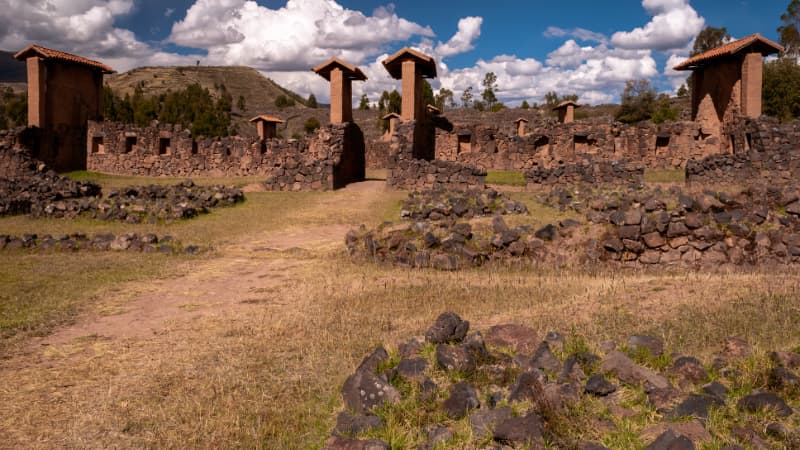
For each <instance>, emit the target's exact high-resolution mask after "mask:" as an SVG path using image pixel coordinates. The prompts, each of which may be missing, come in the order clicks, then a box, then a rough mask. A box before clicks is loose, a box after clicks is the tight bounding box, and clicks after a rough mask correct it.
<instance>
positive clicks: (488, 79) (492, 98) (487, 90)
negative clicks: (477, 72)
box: [481, 72, 497, 109]
mask: <svg viewBox="0 0 800 450" xmlns="http://www.w3.org/2000/svg"><path fill="white" fill-rule="evenodd" d="M481 85H482V86H483V92H482V93H481V98H482V99H483V101H484V102H486V106H488V107H489V109H491V108H492V107H493V106H494V104H495V103H497V96H496V95H495V92H496V91H497V75H495V74H494V72H488V73H487V74H486V76H484V77H483V81H482V82H481Z"/></svg>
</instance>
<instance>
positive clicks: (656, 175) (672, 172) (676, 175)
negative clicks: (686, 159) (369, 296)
mask: <svg viewBox="0 0 800 450" xmlns="http://www.w3.org/2000/svg"><path fill="white" fill-rule="evenodd" d="M644 181H646V182H648V183H683V182H685V181H686V170H684V169H660V170H645V171H644Z"/></svg>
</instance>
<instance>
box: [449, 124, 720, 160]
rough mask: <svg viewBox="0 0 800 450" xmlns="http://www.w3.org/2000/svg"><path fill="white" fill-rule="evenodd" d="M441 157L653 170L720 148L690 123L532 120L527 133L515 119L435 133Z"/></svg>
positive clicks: (713, 140)
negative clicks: (621, 163) (629, 164)
mask: <svg viewBox="0 0 800 450" xmlns="http://www.w3.org/2000/svg"><path fill="white" fill-rule="evenodd" d="M436 144H437V147H436V155H437V158H438V159H442V160H446V161H455V162H461V163H466V164H471V165H475V166H478V167H481V168H485V169H487V170H528V169H532V168H534V167H535V166H540V167H553V166H556V165H559V164H562V163H578V162H582V161H614V160H620V159H627V160H630V161H637V162H640V163H641V164H642V165H643V166H645V167H647V168H651V169H662V168H675V167H683V166H684V165H685V163H686V161H688V160H689V159H691V158H701V157H705V156H708V155H711V154H713V153H716V152H718V151H719V140H718V139H716V138H711V137H708V136H704V135H703V134H702V133H701V132H700V130H699V128H698V126H697V125H696V124H694V123H692V122H675V123H668V124H662V125H653V124H641V125H638V126H627V125H624V124H621V123H617V122H611V121H603V122H575V123H570V124H559V123H556V122H554V121H552V120H550V119H534V120H533V121H532V122H531V123H529V124H528V126H527V132H526V134H525V135H524V136H519V135H518V132H517V129H516V124H514V123H512V122H510V123H507V124H494V125H493V124H484V123H480V124H476V123H456V124H455V129H454V131H453V132H450V133H446V132H442V131H440V132H439V133H438V134H437V142H436Z"/></svg>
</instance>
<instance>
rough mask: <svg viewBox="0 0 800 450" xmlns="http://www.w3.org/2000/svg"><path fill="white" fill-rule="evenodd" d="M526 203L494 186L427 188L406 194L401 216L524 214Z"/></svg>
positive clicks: (435, 218) (432, 218) (440, 217)
mask: <svg viewBox="0 0 800 450" xmlns="http://www.w3.org/2000/svg"><path fill="white" fill-rule="evenodd" d="M527 213H528V207H527V206H525V204H523V203H520V202H517V201H514V200H512V199H510V198H508V196H506V195H505V194H502V193H500V192H497V191H495V190H494V189H484V190H480V189H470V190H466V191H458V190H445V189H438V190H426V191H415V192H411V193H409V194H408V198H407V199H406V201H405V202H403V209H402V211H401V212H400V216H401V217H403V218H410V219H414V220H424V219H430V220H434V221H435V220H442V219H445V218H449V217H459V218H464V219H470V218H472V217H477V216H490V215H494V214H527Z"/></svg>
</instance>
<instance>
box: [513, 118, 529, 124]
mask: <svg viewBox="0 0 800 450" xmlns="http://www.w3.org/2000/svg"><path fill="white" fill-rule="evenodd" d="M520 122H528V119H526V118H524V117H520V118H519V119H517V120H515V121H514V123H520Z"/></svg>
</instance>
